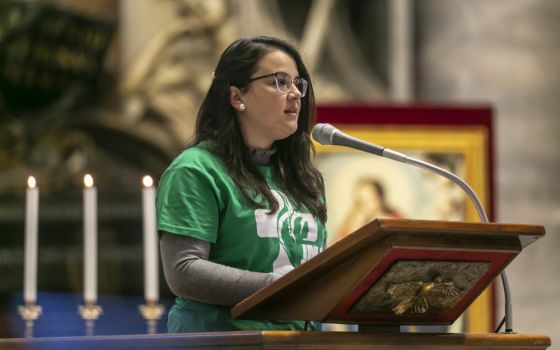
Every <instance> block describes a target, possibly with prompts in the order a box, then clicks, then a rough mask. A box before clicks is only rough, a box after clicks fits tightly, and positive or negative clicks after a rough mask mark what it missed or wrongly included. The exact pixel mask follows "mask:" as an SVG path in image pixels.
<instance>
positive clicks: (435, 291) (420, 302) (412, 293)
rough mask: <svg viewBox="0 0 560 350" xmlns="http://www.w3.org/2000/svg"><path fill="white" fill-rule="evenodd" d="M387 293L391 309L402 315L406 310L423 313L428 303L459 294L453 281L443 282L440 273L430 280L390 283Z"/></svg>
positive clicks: (428, 306)
mask: <svg viewBox="0 0 560 350" xmlns="http://www.w3.org/2000/svg"><path fill="white" fill-rule="evenodd" d="M387 293H388V294H389V295H390V296H391V299H392V301H393V303H394V304H396V305H395V307H393V311H394V312H395V314H397V315H402V314H404V313H406V312H407V311H408V312H409V313H414V314H424V313H426V311H428V309H429V308H430V304H434V303H438V302H439V300H438V299H441V298H444V299H445V298H449V297H455V296H457V295H458V294H459V292H458V291H457V289H456V288H455V285H454V283H453V282H443V280H442V277H441V275H439V274H438V275H436V276H435V277H434V280H433V281H431V282H423V281H415V282H404V283H397V284H393V285H391V286H390V287H389V288H387Z"/></svg>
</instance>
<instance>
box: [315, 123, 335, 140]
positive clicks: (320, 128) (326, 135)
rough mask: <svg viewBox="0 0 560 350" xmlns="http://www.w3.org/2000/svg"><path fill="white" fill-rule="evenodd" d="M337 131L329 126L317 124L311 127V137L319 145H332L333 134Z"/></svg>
mask: <svg viewBox="0 0 560 350" xmlns="http://www.w3.org/2000/svg"><path fill="white" fill-rule="evenodd" d="M337 131H338V129H337V128H335V127H334V126H332V125H330V124H322V123H318V124H316V125H315V126H314V127H313V130H312V131H311V135H312V136H313V138H314V139H315V141H317V142H319V143H320V144H321V145H332V144H333V136H334V133H335V132H337Z"/></svg>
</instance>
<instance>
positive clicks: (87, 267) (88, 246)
mask: <svg viewBox="0 0 560 350" xmlns="http://www.w3.org/2000/svg"><path fill="white" fill-rule="evenodd" d="M84 301H85V302H86V304H88V303H91V304H95V303H96V302H97V189H96V188H95V186H94V185H93V177H92V176H91V175H90V174H86V175H85V176H84Z"/></svg>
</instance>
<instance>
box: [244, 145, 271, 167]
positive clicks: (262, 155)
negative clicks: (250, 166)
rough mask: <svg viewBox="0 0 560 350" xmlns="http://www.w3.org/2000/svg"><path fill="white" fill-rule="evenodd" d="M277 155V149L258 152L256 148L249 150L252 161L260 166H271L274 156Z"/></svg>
mask: <svg viewBox="0 0 560 350" xmlns="http://www.w3.org/2000/svg"><path fill="white" fill-rule="evenodd" d="M274 153H276V149H275V148H269V149H267V150H258V149H254V148H249V154H250V156H251V160H252V161H253V162H254V163H255V164H256V165H258V166H267V165H270V164H271V158H272V155H273V154H274Z"/></svg>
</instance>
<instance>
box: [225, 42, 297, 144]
mask: <svg viewBox="0 0 560 350" xmlns="http://www.w3.org/2000/svg"><path fill="white" fill-rule="evenodd" d="M275 72H284V73H286V74H288V75H289V76H290V77H291V78H292V80H293V79H295V78H296V77H298V76H299V73H298V71H297V66H296V63H295V61H294V60H293V58H292V57H291V56H290V55H288V54H286V53H285V52H283V51H279V50H275V51H271V52H269V53H267V54H266V55H264V56H263V57H262V59H261V60H260V62H259V64H258V69H257V71H256V72H255V73H254V74H253V77H259V76H262V75H266V74H270V73H275ZM230 93H231V104H232V106H233V108H235V110H236V113H237V117H238V119H239V124H240V126H241V132H242V134H243V137H244V140H245V143H246V144H247V146H248V147H250V148H254V149H268V148H270V146H271V145H272V143H273V142H274V141H276V140H282V139H285V138H286V137H288V136H290V135H291V134H293V133H294V132H295V131H296V130H297V127H298V117H299V111H300V108H301V93H300V92H299V91H298V90H297V88H296V87H295V86H293V85H292V87H291V88H290V90H289V91H288V92H285V93H282V92H280V91H278V89H277V88H276V82H275V78H274V76H272V77H268V78H264V79H259V80H255V81H253V82H251V84H250V85H249V87H248V89H247V90H246V91H245V92H241V91H239V89H237V88H236V87H232V88H230ZM241 103H243V104H244V105H245V110H243V111H241V108H240V104H241Z"/></svg>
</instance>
